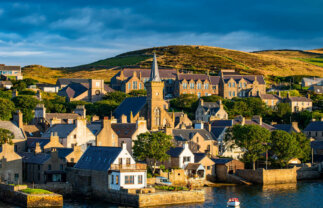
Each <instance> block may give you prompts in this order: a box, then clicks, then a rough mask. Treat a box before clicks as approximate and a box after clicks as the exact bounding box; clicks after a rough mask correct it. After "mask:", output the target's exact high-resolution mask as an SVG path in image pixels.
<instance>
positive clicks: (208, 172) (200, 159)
mask: <svg viewBox="0 0 323 208" xmlns="http://www.w3.org/2000/svg"><path fill="white" fill-rule="evenodd" d="M194 163H200V164H201V165H203V167H204V170H205V178H206V179H207V180H208V181H215V179H216V175H215V162H214V161H213V160H211V159H210V158H209V157H208V156H207V154H205V153H194Z"/></svg>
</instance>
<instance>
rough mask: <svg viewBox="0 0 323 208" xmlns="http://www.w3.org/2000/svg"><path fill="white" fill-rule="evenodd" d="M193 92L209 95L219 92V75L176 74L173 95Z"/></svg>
mask: <svg viewBox="0 0 323 208" xmlns="http://www.w3.org/2000/svg"><path fill="white" fill-rule="evenodd" d="M182 94H194V95H196V96H198V97H199V98H200V97H203V96H210V95H218V94H219V77H218V76H210V75H208V74H177V79H176V83H175V96H177V97H179V96H180V95H182Z"/></svg>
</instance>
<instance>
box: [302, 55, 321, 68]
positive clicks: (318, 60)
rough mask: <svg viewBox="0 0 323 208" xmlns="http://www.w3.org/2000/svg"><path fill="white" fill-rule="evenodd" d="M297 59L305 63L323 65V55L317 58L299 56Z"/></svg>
mask: <svg viewBox="0 0 323 208" xmlns="http://www.w3.org/2000/svg"><path fill="white" fill-rule="evenodd" d="M298 60H301V61H305V62H307V63H310V64H313V65H316V66H320V67H323V57H319V58H299V59H298Z"/></svg>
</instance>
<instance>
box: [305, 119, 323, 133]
mask: <svg viewBox="0 0 323 208" xmlns="http://www.w3.org/2000/svg"><path fill="white" fill-rule="evenodd" d="M304 131H323V121H314V122H311V123H309V124H308V125H307V126H306V128H305V129H304Z"/></svg>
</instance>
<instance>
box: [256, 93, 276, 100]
mask: <svg viewBox="0 0 323 208" xmlns="http://www.w3.org/2000/svg"><path fill="white" fill-rule="evenodd" d="M259 97H260V98H261V99H264V100H280V98H279V97H278V96H277V95H273V94H260V95H259Z"/></svg>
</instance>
